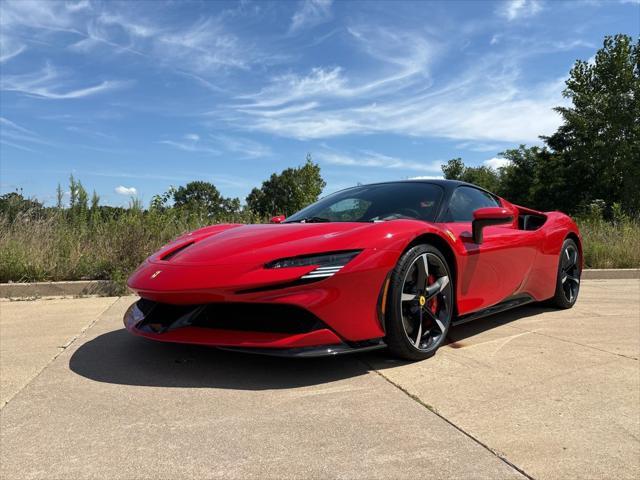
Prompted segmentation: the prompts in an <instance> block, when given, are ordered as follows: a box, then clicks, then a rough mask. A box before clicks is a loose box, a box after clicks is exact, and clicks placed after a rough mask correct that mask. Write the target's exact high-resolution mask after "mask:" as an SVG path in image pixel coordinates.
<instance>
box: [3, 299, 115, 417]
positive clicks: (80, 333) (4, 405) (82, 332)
mask: <svg viewBox="0 0 640 480" xmlns="http://www.w3.org/2000/svg"><path fill="white" fill-rule="evenodd" d="M120 298H121V297H116V299H115V300H114V301H113V302H111V303H110V304H109V305H107V307H106V308H105V309H104V310H102V311H101V312H100V313H99V314H98V315H96V317H95V319H94V320H93V321H92V322H91V323H89V324H88V325H86V326H85V327H84V328H82V330H80V331H79V332H78V333H77V334H76V335H75V336H73V337H72V338H71V339H70V340H69V341H68V342H67V343H65V344H64V345H61V346H59V347H57V348H58V352H57V353H56V354H55V355H54V356H53V357H51V359H50V360H49V361H48V362H47V363H46V365H45V366H43V367H42V368H41V369H40V370H39V371H38V372H37V373H36V374H35V375H33V376H32V377H31V378H29V380H27V381H26V382H25V384H24V385H23V386H22V387H20V389H19V390H18V391H17V392H15V393H14V394H13V395H11V396H10V397H9V398H7V399H6V400H5V401H4V403H3V404H2V405H1V406H0V410H2V409H3V408H4V407H6V406H7V405H8V404H9V402H10V401H11V400H13V399H14V398H15V397H16V396H17V395H18V394H19V393H20V392H22V391H23V390H24V389H25V388H27V387H28V386H29V385H31V382H33V381H34V380H35V379H36V378H38V377H39V376H40V375H41V374H42V372H44V371H45V370H46V369H47V368H49V365H51V364H52V363H53V362H54V361H55V360H56V358H58V357H59V356H60V355H61V354H62V352H64V351H65V350H66V349H67V348H69V347H70V346H71V345H73V344H74V343H75V341H76V340H77V339H78V338H80V337H81V336H82V335H83V334H84V332H86V331H87V330H89V329H90V328H91V327H93V326H94V325H95V324H96V322H98V320H100V319H101V318H102V316H103V315H104V314H105V313H106V312H107V310H109V309H110V308H111V307H113V305H115V303H116V302H117V301H118V300H120Z"/></svg>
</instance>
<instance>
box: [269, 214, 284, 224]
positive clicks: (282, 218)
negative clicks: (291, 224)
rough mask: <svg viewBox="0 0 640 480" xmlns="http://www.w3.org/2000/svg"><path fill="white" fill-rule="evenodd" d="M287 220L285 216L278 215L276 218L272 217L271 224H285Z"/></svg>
mask: <svg viewBox="0 0 640 480" xmlns="http://www.w3.org/2000/svg"><path fill="white" fill-rule="evenodd" d="M285 218H287V217H285V216H284V215H276V216H275V217H271V220H269V223H282V222H284V219H285Z"/></svg>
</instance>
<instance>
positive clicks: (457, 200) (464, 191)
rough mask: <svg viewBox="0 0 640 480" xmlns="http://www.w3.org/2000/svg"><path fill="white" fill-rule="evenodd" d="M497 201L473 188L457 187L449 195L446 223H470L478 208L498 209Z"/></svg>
mask: <svg viewBox="0 0 640 480" xmlns="http://www.w3.org/2000/svg"><path fill="white" fill-rule="evenodd" d="M499 206H500V205H499V204H498V201H497V200H496V199H495V198H494V197H493V195H490V194H489V193H487V192H483V191H482V190H478V189H477V188H473V187H458V188H456V189H455V191H454V192H453V195H451V200H449V208H448V209H447V215H446V221H447V222H470V221H472V220H473V212H474V211H475V210H477V209H478V208H484V207H499Z"/></svg>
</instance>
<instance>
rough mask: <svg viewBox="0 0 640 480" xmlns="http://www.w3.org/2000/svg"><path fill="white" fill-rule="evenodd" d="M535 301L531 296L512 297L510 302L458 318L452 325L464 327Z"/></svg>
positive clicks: (506, 301)
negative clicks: (468, 323) (465, 324)
mask: <svg viewBox="0 0 640 480" xmlns="http://www.w3.org/2000/svg"><path fill="white" fill-rule="evenodd" d="M534 301H535V300H534V299H533V298H532V297H530V296H529V295H518V296H517V297H512V298H510V299H508V300H505V301H503V302H500V303H497V304H496V305H492V306H491V307H488V308H484V309H482V310H478V311H477V312H473V313H468V314H467V315H463V316H461V317H458V318H457V319H456V320H454V321H453V322H452V323H451V325H452V326H454V327H455V326H457V325H462V324H463V323H467V322H472V321H474V320H477V319H479V318H483V317H488V316H489V315H493V314H496V313H500V312H504V311H506V310H511V309H512V308H516V307H520V306H522V305H526V304H527V303H531V302H534Z"/></svg>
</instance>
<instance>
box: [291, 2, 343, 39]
mask: <svg viewBox="0 0 640 480" xmlns="http://www.w3.org/2000/svg"><path fill="white" fill-rule="evenodd" d="M332 3H333V0H303V1H302V2H300V4H299V7H298V9H297V10H296V11H295V13H294V14H293V17H291V25H290V27H289V31H290V32H297V31H298V30H300V29H301V28H303V27H305V28H309V27H314V26H316V25H319V24H321V23H324V22H327V21H329V20H330V19H331V17H332V14H331V4H332Z"/></svg>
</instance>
